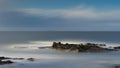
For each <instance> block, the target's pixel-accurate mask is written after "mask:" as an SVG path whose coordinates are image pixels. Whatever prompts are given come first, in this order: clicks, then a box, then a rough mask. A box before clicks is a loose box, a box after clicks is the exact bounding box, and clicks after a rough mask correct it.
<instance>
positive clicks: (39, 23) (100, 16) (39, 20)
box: [0, 6, 120, 31]
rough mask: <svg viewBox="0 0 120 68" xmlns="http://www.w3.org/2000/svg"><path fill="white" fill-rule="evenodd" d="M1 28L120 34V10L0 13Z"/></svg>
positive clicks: (52, 10) (75, 9)
mask: <svg viewBox="0 0 120 68" xmlns="http://www.w3.org/2000/svg"><path fill="white" fill-rule="evenodd" d="M0 27H1V29H2V27H3V28H4V29H5V28H6V29H8V30H9V29H11V30H14V29H16V30H20V29H21V30H23V29H26V30H68V31H70V30H72V31H120V30H119V29H120V10H109V11H99V10H98V9H96V8H93V7H84V6H82V7H81V6H79V7H77V8H76V7H75V8H71V9H40V8H22V9H16V10H10V11H6V12H0Z"/></svg>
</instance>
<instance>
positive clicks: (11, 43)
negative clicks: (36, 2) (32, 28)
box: [0, 32, 120, 68]
mask: <svg viewBox="0 0 120 68" xmlns="http://www.w3.org/2000/svg"><path fill="white" fill-rule="evenodd" d="M119 35H120V32H0V56H7V57H15V58H16V57H17V58H31V57H32V58H35V61H34V62H30V61H28V60H13V61H15V62H16V63H14V64H11V65H2V66H0V68H27V67H29V68H110V67H111V66H113V65H115V64H120V61H119V60H120V51H113V52H100V53H98V52H97V53H71V52H61V51H56V50H53V49H38V47H44V46H51V45H52V42H53V41H62V42H63V43H66V42H68V43H81V42H82V43H85V42H94V43H102V44H103V43H105V44H107V46H108V47H109V46H119V41H120V36H119Z"/></svg>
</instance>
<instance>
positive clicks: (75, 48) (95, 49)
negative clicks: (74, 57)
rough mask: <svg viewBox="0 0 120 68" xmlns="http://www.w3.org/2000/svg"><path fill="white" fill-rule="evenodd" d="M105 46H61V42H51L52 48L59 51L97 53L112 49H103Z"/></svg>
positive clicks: (91, 44)
mask: <svg viewBox="0 0 120 68" xmlns="http://www.w3.org/2000/svg"><path fill="white" fill-rule="evenodd" d="M102 46H106V45H105V44H94V43H85V44H82V43H81V44H68V43H66V44H62V43H61V42H58V43H57V42H53V45H52V48H53V49H59V50H69V51H77V52H99V51H111V50H112V49H107V48H103V47H102Z"/></svg>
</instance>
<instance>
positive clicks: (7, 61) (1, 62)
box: [0, 60, 14, 65]
mask: <svg viewBox="0 0 120 68" xmlns="http://www.w3.org/2000/svg"><path fill="white" fill-rule="evenodd" d="M12 63H14V62H12V61H10V60H6V61H3V60H0V65H4V64H12Z"/></svg>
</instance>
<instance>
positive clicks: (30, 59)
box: [27, 58, 35, 61]
mask: <svg viewBox="0 0 120 68" xmlns="http://www.w3.org/2000/svg"><path fill="white" fill-rule="evenodd" d="M27 60H29V61H35V59H34V58H28V59H27Z"/></svg>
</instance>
